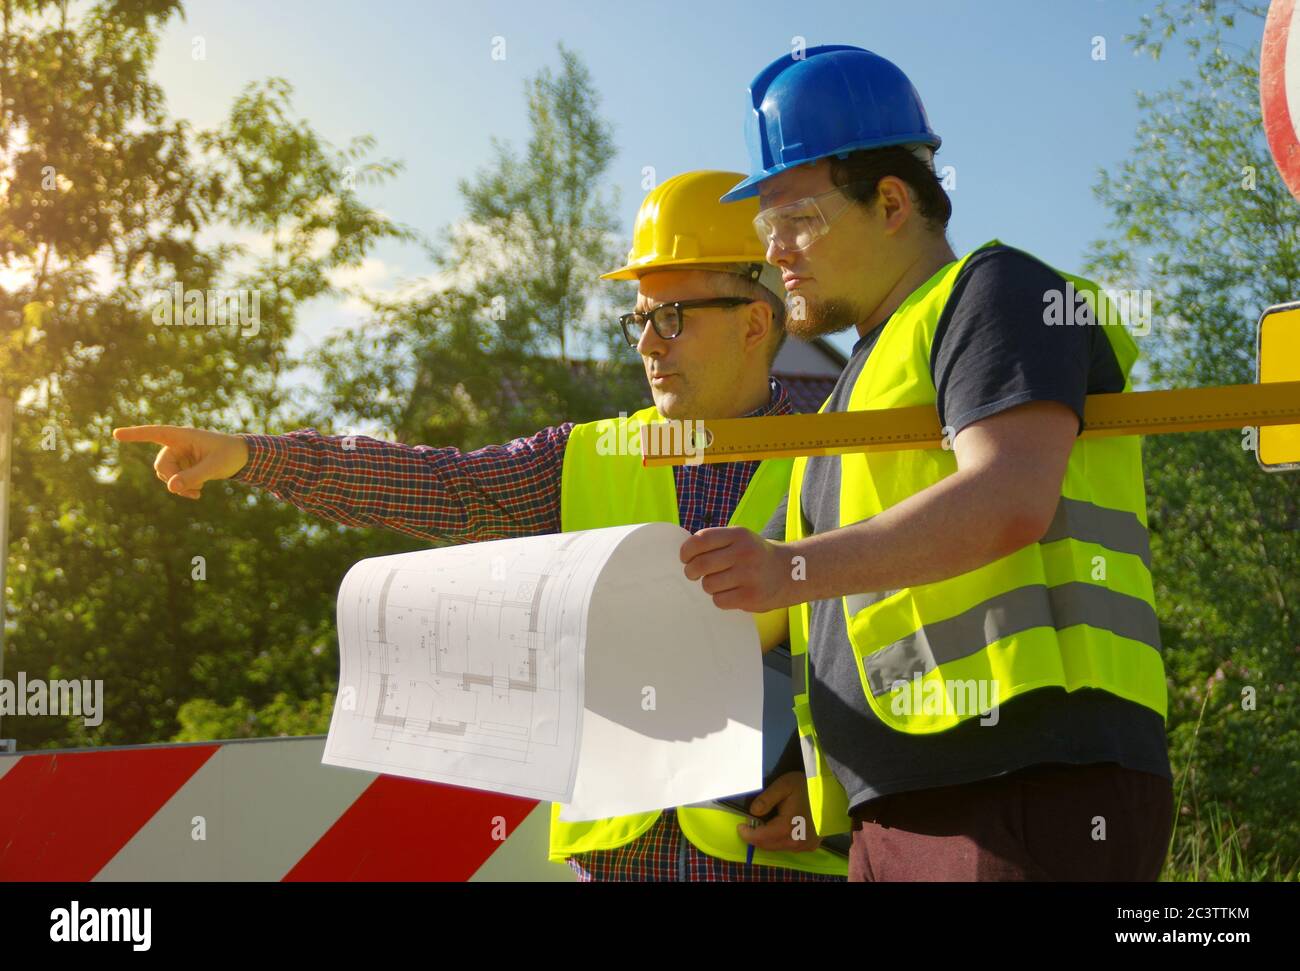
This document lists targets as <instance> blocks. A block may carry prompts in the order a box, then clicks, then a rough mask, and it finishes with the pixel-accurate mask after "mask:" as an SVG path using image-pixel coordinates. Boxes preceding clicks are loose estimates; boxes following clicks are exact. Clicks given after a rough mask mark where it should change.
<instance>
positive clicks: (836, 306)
mask: <svg viewBox="0 0 1300 971" xmlns="http://www.w3.org/2000/svg"><path fill="white" fill-rule="evenodd" d="M803 311H804V312H803V315H802V319H795V315H794V314H787V315H786V319H785V330H786V333H787V334H789V335H790V336H791V337H797V338H799V339H800V340H805V341H806V340H812V339H813V338H814V337H823V336H825V335H826V334H838V333H839V332H840V331H842V330H848V329H849V328H850V327H856V326H857V325H858V324H859V323H860V322H861V321H864V320H866V319H867V312H866V311H865V310H864V309H863V308H862V307H859V306H858V305H857V304H855V303H853V302H852V301H850V300H839V299H832V300H805V301H804V306H803Z"/></svg>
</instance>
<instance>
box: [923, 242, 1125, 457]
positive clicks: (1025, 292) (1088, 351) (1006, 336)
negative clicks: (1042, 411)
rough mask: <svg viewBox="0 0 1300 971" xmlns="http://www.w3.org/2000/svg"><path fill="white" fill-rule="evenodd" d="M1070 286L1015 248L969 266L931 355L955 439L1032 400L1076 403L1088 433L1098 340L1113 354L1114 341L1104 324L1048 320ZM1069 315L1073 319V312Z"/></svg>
mask: <svg viewBox="0 0 1300 971" xmlns="http://www.w3.org/2000/svg"><path fill="white" fill-rule="evenodd" d="M1065 286H1066V282H1065V279H1064V278H1063V277H1061V276H1060V275H1059V274H1058V273H1057V272H1056V271H1055V270H1053V269H1052V268H1051V267H1049V266H1047V265H1046V264H1045V263H1043V262H1041V261H1039V260H1037V259H1035V258H1034V257H1032V256H1030V255H1029V254H1027V253H1022V252H1020V251H1019V250H1015V249H1010V248H997V249H991V250H990V251H989V252H987V253H979V254H976V255H975V256H973V257H971V259H970V260H969V261H968V262H967V264H966V266H965V267H964V268H963V271H962V273H961V274H960V275H959V276H958V278H957V281H956V283H955V285H954V287H953V293H952V296H951V297H950V298H949V300H948V303H947V305H946V307H945V309H944V312H943V315H942V316H941V317H940V319H939V324H938V329H937V331H936V334H935V340H934V344H933V345H932V347H931V354H930V367H931V374H932V375H933V378H934V385H935V390H936V391H937V392H938V395H937V402H938V408H939V419H940V423H941V424H942V425H943V426H944V427H945V428H948V427H951V429H952V434H956V433H957V432H959V431H961V430H962V429H963V428H965V427H966V426H967V425H969V424H971V423H972V422H975V421H979V420H980V419H981V418H988V417H990V416H992V415H996V414H998V413H999V412H1002V411H1006V410H1007V409H1008V408H1014V407H1015V406H1017V405H1022V404H1025V403H1026V402H1030V401H1059V402H1061V403H1062V404H1064V405H1068V406H1069V407H1070V408H1071V409H1073V410H1074V413H1075V414H1076V415H1078V416H1079V425H1080V428H1082V426H1083V408H1084V401H1085V399H1086V398H1087V396H1088V391H1089V384H1090V369H1091V368H1092V363H1093V357H1094V351H1095V350H1097V344H1096V343H1095V342H1096V340H1097V339H1098V338H1100V339H1101V340H1102V341H1104V342H1106V344H1107V347H1106V348H1105V353H1106V354H1109V342H1108V341H1106V337H1105V335H1104V334H1102V333H1101V332H1100V327H1098V326H1088V325H1087V324H1074V323H1071V324H1069V325H1065V324H1060V323H1048V322H1047V321H1048V320H1051V319H1053V318H1052V317H1051V316H1049V315H1048V314H1046V313H1045V311H1046V310H1047V309H1048V308H1049V307H1050V306H1051V305H1052V301H1054V300H1057V299H1060V300H1062V301H1064V300H1065V297H1066V295H1067V291H1066V289H1065ZM1058 316H1061V315H1058ZM1064 316H1066V317H1067V318H1068V319H1071V320H1072V319H1073V308H1067V313H1066V314H1065V315H1064ZM1110 356H1111V358H1112V361H1113V355H1110ZM1112 366H1113V363H1112ZM1116 373H1118V372H1117V369H1116ZM1106 383H1109V382H1106ZM1122 385H1123V381H1122V379H1121V380H1120V388H1110V389H1106V390H1120V389H1121V388H1122Z"/></svg>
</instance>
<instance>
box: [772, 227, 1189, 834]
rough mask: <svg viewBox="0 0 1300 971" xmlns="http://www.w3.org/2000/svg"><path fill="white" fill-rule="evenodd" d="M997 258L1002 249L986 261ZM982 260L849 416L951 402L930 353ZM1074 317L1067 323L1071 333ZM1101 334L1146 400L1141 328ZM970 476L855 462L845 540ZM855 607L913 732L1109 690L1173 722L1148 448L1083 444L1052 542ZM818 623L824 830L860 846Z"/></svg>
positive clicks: (876, 663) (803, 730)
mask: <svg viewBox="0 0 1300 971" xmlns="http://www.w3.org/2000/svg"><path fill="white" fill-rule="evenodd" d="M997 245H1000V243H999V242H998V240H992V241H991V242H988V243H985V244H984V246H982V247H979V248H980V249H983V248H985V247H988V246H997ZM971 255H972V254H969V253H968V254H967V255H966V256H965V257H963V258H961V259H959V260H955V261H954V262H952V263H949V264H948V265H947V266H945V267H943V268H942V269H941V270H939V271H938V272H937V273H935V274H934V275H933V276H932V277H930V279H929V280H927V281H926V282H925V283H923V284H922V285H921V286H920V287H918V288H917V289H916V290H915V291H914V292H913V293H912V294H911V295H910V296H909V297H908V298H907V299H906V300H904V301H903V303H902V304H901V305H900V306H899V308H898V309H897V310H896V311H895V312H894V314H893V316H891V317H890V318H889V320H888V321H886V323H885V325H884V328H883V330H882V331H881V333H880V336H879V338H878V339H877V341H876V345H875V347H874V348H873V349H872V351H871V354H870V356H869V357H868V358H867V362H866V365H865V367H864V368H863V369H862V373H861V374H860V375H859V377H858V378H857V380H856V381H855V383H854V385H853V388H852V391H851V392H850V396H849V403H848V410H850V411H856V410H860V409H872V408H899V407H904V406H908V405H923V404H928V405H934V404H935V403H936V400H937V394H936V391H935V387H934V382H933V380H932V378H931V375H930V350H931V347H932V345H933V343H934V336H935V330H936V327H937V325H938V322H939V318H940V315H941V314H942V312H943V309H944V306H945V304H946V303H947V302H948V298H949V296H950V295H951V293H952V289H953V284H954V282H955V281H956V279H957V274H958V272H959V271H960V270H961V268H962V266H964V265H965V263H966V260H968V259H970V256H971ZM1058 272H1059V271H1058ZM1062 276H1063V277H1064V278H1065V280H1067V281H1069V282H1070V283H1071V284H1073V287H1074V289H1075V292H1076V293H1077V294H1080V295H1081V296H1082V299H1084V300H1086V301H1087V302H1088V303H1089V305H1090V308H1091V310H1092V312H1093V314H1094V316H1093V318H1092V319H1093V320H1094V321H1112V322H1113V321H1117V320H1118V316H1100V315H1098V314H1099V309H1100V308H1099V307H1098V304H1097V301H1098V300H1103V301H1104V300H1106V296H1105V294H1104V293H1102V292H1101V291H1100V290H1099V288H1098V287H1097V285H1096V284H1095V283H1092V282H1090V281H1088V280H1084V279H1082V278H1080V277H1077V276H1073V275H1071V274H1068V273H1065V274H1062ZM1073 311H1074V308H1073V307H1067V308H1066V314H1067V315H1068V318H1067V319H1073ZM1104 312H1105V313H1112V314H1113V312H1114V311H1113V309H1111V308H1109V307H1107V308H1106V309H1105V311H1104ZM1044 326H1049V324H1047V323H1046V322H1045V323H1044ZM1091 326H1102V327H1104V329H1105V333H1106V336H1107V338H1109V340H1110V344H1111V348H1112V349H1113V350H1114V352H1115V358H1116V360H1117V362H1118V364H1119V367H1120V370H1121V372H1122V373H1123V375H1124V391H1130V390H1132V388H1131V384H1130V381H1129V372H1130V370H1131V369H1132V367H1133V362H1134V361H1135V360H1136V359H1137V354H1138V351H1137V345H1136V344H1135V343H1134V342H1133V339H1132V337H1131V336H1130V335H1129V333H1128V331H1127V329H1126V328H1124V327H1123V326H1122V325H1120V324H1118V323H1109V324H1105V323H1095V324H1093V325H1091ZM824 409H825V405H823V410H824ZM806 467H807V459H806V458H797V459H795V460H794V467H793V469H792V472H791V479H790V502H789V507H788V508H789V515H788V517H787V520H786V539H787V541H795V540H798V539H801V538H802V537H803V536H804V529H803V514H802V511H801V509H800V498H801V490H802V487H803V477H804V471H805V469H806ZM956 470H957V462H956V459H955V457H954V454H953V452H952V451H951V449H932V450H927V451H916V450H912V451H893V452H873V453H858V454H850V455H842V456H841V457H840V510H839V525H841V526H844V525H848V524H850V523H856V522H859V521H861V520H864V519H868V518H870V517H872V516H874V515H876V514H877V513H879V512H881V511H883V510H885V509H889V508H890V507H891V506H894V505H895V504H897V503H899V502H902V501H903V500H904V499H906V498H908V497H909V496H913V495H915V494H916V493H918V492H920V491H921V490H923V489H926V488H928V487H930V486H932V485H934V484H935V483H936V482H938V481H939V480H940V479H942V478H944V477H945V476H948V475H951V474H952V473H953V472H955V471H956ZM842 600H843V608H844V617H845V622H846V625H847V628H848V634H849V641H850V644H851V648H852V651H853V656H854V658H855V660H856V661H857V666H858V674H859V676H860V677H861V679H862V687H863V691H864V693H865V695H866V699H867V704H868V705H869V707H870V709H871V711H872V712H874V713H875V715H876V717H878V718H879V719H880V720H881V721H882V722H884V723H885V724H886V725H888V726H890V727H891V728H894V729H896V730H898V731H901V732H908V733H911V734H929V733H934V732H942V731H946V730H948V729H950V728H952V727H953V726H955V725H957V724H959V723H961V722H963V721H965V720H967V719H970V718H974V717H978V716H981V715H984V714H986V713H987V712H988V711H990V710H991V709H992V708H994V707H996V706H997V705H998V704H999V703H1001V702H1005V701H1007V700H1009V699H1011V698H1015V697H1017V696H1018V695H1021V694H1024V693H1025V692H1027V691H1032V690H1033V689H1035V688H1043V687H1060V688H1064V689H1065V690H1066V691H1074V690H1075V689H1077V688H1099V689H1102V690H1104V691H1109V692H1111V693H1112V694H1115V695H1118V696H1119V697H1121V698H1126V699H1128V700H1129V701H1133V702H1136V703H1138V704H1140V705H1144V706H1146V707H1148V708H1151V709H1153V710H1154V711H1157V712H1159V713H1160V714H1161V715H1162V716H1163V715H1165V714H1166V686H1165V671H1164V663H1163V661H1162V660H1161V656H1160V629H1159V624H1158V622H1157V619H1156V612H1155V597H1154V593H1153V590H1152V584H1151V549H1150V544H1149V541H1148V534H1147V514H1146V491H1145V487H1144V484H1143V478H1142V443H1141V440H1140V439H1139V438H1137V437H1134V436H1128V437H1117V438H1102V439H1079V440H1077V441H1076V442H1075V444H1074V448H1073V449H1072V451H1071V452H1070V460H1069V464H1068V465H1067V467H1066V472H1065V478H1064V480H1063V482H1062V485H1061V498H1060V503H1059V505H1058V506H1057V510H1056V515H1055V518H1054V519H1053V520H1052V523H1051V526H1050V527H1049V528H1048V530H1047V532H1046V533H1045V534H1044V536H1043V538H1042V539H1040V540H1039V541H1038V542H1036V543H1031V544H1029V545H1028V546H1025V547H1023V548H1022V549H1019V550H1017V551H1016V552H1014V553H1011V554H1010V555H1008V556H1004V557H1002V558H1001V559H998V560H995V561H993V562H992V563H989V564H986V565H985V566H982V567H979V568H977V569H974V570H971V571H970V572H968V573H963V574H960V575H958V576H955V577H951V578H950V579H947V580H941V581H939V582H937V583H927V584H923V585H920V586H916V587H909V588H905V589H902V590H889V591H879V592H871V593H861V594H854V595H852V596H847V597H844V598H842ZM809 616H810V612H809V606H808V604H799V605H797V606H794V607H791V608H790V650H791V653H792V655H794V657H795V665H794V669H795V678H794V682H795V684H794V692H795V717H796V719H797V721H798V723H799V731H800V735H801V737H802V741H803V753H804V765H805V771H806V773H807V776H808V789H809V797H810V801H811V803H812V809H813V820H814V823H815V825H816V828H817V832H818V833H820V834H821V835H823V836H825V835H829V834H832V833H841V832H846V831H847V830H848V829H849V828H850V825H851V821H850V819H849V817H848V815H847V808H848V799H847V795H846V793H845V791H844V788H843V786H841V785H840V783H839V780H837V779H836V778H835V776H834V775H833V774H832V773H831V771H830V768H829V766H828V765H827V762H826V759H825V757H824V756H823V753H822V750H821V746H820V744H819V742H818V739H817V731H816V727H815V726H814V724H813V719H812V712H811V710H810V707H809V702H808V654H807V652H808V628H809ZM801 655H802V658H801V657H800V656H801ZM800 661H802V663H800Z"/></svg>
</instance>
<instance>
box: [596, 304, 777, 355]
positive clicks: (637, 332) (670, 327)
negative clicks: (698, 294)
mask: <svg viewBox="0 0 1300 971" xmlns="http://www.w3.org/2000/svg"><path fill="white" fill-rule="evenodd" d="M754 302H755V301H754V298H753V297H713V298H711V299H708V300H677V301H674V302H673V303H661V304H660V305H659V306H657V307H655V308H654V309H653V310H651V311H650V312H649V313H645V314H642V313H630V314H623V315H622V316H621V317H619V318H618V322H619V325H620V326H621V327H622V328H623V336H624V337H626V338H627V342H628V344H629V345H630V346H632V347H636V346H637V344H638V343H640V341H641V335H642V334H644V333H645V325H646V321H647V320H648V321H649V322H650V326H652V327H653V328H654V329H655V333H656V334H658V335H659V336H660V337H662V338H663V339H664V340H666V341H670V340H672V339H673V338H674V337H676V336H678V335H679V334H680V333H681V332H682V318H683V317H684V316H685V314H684V311H686V310H698V309H701V308H703V307H739V306H740V305H741V304H743V303H754Z"/></svg>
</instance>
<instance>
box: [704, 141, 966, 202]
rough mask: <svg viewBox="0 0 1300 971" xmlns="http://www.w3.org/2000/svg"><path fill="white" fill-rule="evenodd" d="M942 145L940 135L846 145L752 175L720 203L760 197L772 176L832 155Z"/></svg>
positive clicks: (720, 200) (783, 163)
mask: <svg viewBox="0 0 1300 971" xmlns="http://www.w3.org/2000/svg"><path fill="white" fill-rule="evenodd" d="M941 144H943V139H941V138H940V137H939V136H938V135H933V136H930V137H925V136H920V135H908V136H907V137H906V138H900V137H898V136H890V137H888V138H873V139H871V140H870V141H865V142H856V143H853V144H850V145H844V146H841V147H840V148H837V149H836V150H835V151H833V152H824V153H823V154H821V155H814V156H813V157H812V158H806V159H800V160H799V161H797V162H779V163H777V164H776V165H774V166H772V167H771V168H770V169H768V170H766V171H765V172H759V173H758V174H757V175H751V176H750V177H749V178H748V179H745V180H744V181H743V182H740V183H737V184H736V185H735V186H733V187H732V188H731V190H730V191H729V192H727V194H726V195H724V196H722V197H721V198H720V199H719V200H718V201H719V202H739V201H740V200H741V199H749V198H750V197H752V196H756V195H758V187H759V185H760V184H762V183H763V182H765V181H767V180H768V179H770V178H772V176H774V175H780V174H781V173H782V172H786V171H788V170H790V169H797V168H798V167H799V166H801V165H808V164H809V163H812V162H817V161H820V160H821V159H824V158H830V157H831V156H832V155H847V154H849V153H850V152H865V151H870V150H871V149H873V148H890V147H892V146H894V145H928V146H929V147H930V148H931V149H934V150H936V151H937V150H938V148H939V146H940V145H941Z"/></svg>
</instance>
